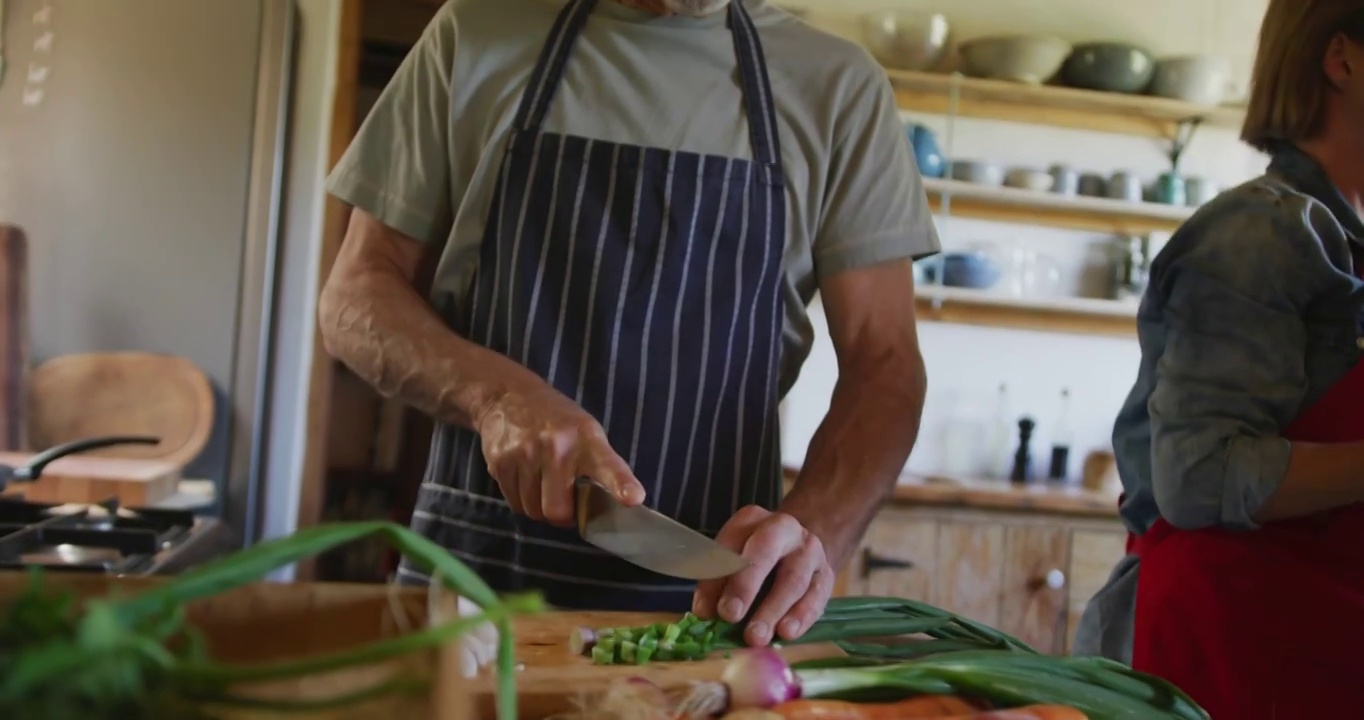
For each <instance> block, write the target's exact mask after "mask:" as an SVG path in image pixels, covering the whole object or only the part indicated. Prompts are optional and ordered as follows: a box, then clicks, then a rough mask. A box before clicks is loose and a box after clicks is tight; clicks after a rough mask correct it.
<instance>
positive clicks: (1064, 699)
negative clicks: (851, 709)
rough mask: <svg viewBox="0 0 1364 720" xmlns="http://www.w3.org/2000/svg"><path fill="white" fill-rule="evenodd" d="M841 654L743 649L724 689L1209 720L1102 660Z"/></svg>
mask: <svg viewBox="0 0 1364 720" xmlns="http://www.w3.org/2000/svg"><path fill="white" fill-rule="evenodd" d="M841 660H843V661H844V662H845V663H846V665H845V666H843V667H833V666H832V665H834V664H835V663H834V662H832V661H829V660H825V661H821V662H819V663H817V664H811V663H797V664H795V665H790V666H789V665H787V664H786V662H785V661H784V660H783V659H782V658H781V656H780V655H779V654H777V653H776V652H775V651H773V650H771V649H769V648H759V649H751V650H744V651H741V652H737V653H735V656H734V658H733V659H732V660H731V661H730V662H729V664H728V665H727V666H726V668H725V670H724V673H723V676H722V677H723V681H724V684H725V685H726V691H725V692H724V693H723V694H724V695H725V696H727V697H728V698H729V699H730V708H729V709H730V710H742V709H745V708H768V707H772V706H773V705H776V704H778V703H781V702H785V701H787V700H792V699H795V698H801V697H804V698H838V699H845V700H859V699H864V698H866V697H868V696H872V695H875V696H877V697H879V698H881V699H886V698H904V697H909V696H913V695H959V696H963V697H969V698H972V699H977V700H986V701H989V702H990V703H991V704H993V705H995V706H996V707H999V708H1012V707H1021V706H1026V705H1065V706H1069V707H1072V708H1075V709H1077V710H1080V711H1081V712H1083V713H1085V714H1086V715H1087V716H1088V717H1089V718H1091V720H1129V719H1131V718H1143V719H1148V720H1208V714H1207V713H1206V712H1205V711H1203V710H1202V709H1201V708H1199V707H1198V706H1197V705H1196V704H1195V703H1194V702H1193V700H1191V699H1190V698H1189V697H1188V696H1187V695H1185V694H1184V693H1182V692H1180V691H1179V690H1178V689H1176V688H1174V687H1173V686H1171V685H1170V684H1169V683H1167V682H1165V681H1164V680H1161V679H1159V678H1155V677H1152V676H1150V675H1145V674H1143V673H1139V672H1136V671H1134V670H1131V669H1130V668H1127V667H1125V666H1123V665H1120V664H1118V663H1112V662H1109V661H1106V660H1096V659H1094V658H1074V657H1047V656H1044V655H1034V654H1030V653H1020V652H1016V651H1013V650H990V651H969V652H959V653H946V654H942V655H936V656H933V657H929V658H924V659H922V660H917V661H914V662H905V663H892V664H876V665H867V664H866V660H865V659H860V658H842V659H841ZM703 691H706V692H713V691H710V690H703Z"/></svg>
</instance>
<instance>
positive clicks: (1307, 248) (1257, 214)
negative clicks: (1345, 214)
mask: <svg viewBox="0 0 1364 720" xmlns="http://www.w3.org/2000/svg"><path fill="white" fill-rule="evenodd" d="M1350 242H1351V241H1350V235H1349V233H1348V232H1347V231H1346V230H1345V228H1344V227H1343V226H1341V224H1340V223H1339V222H1338V221H1337V220H1336V218H1335V217H1334V216H1333V215H1332V214H1331V211H1330V210H1329V209H1328V208H1327V207H1326V205H1325V204H1324V203H1322V202H1321V201H1320V200H1317V199H1316V198H1314V197H1313V196H1312V195H1310V194H1308V193H1306V192H1303V191H1301V190H1299V189H1298V188H1295V187H1294V186H1293V185H1292V184H1290V183H1289V182H1287V181H1286V180H1284V179H1283V178H1280V177H1278V176H1276V175H1273V174H1266V175H1262V176H1260V177H1257V178H1255V179H1253V180H1250V181H1247V182H1245V183H1243V184H1241V185H1239V186H1237V187H1234V188H1231V189H1229V190H1227V191H1225V192H1223V193H1222V194H1220V195H1218V196H1217V197H1216V198H1215V199H1213V200H1212V201H1211V202H1209V203H1207V204H1206V205H1204V206H1202V207H1201V208H1199V209H1198V211H1197V212H1195V213H1194V214H1193V216H1192V217H1190V218H1189V219H1188V220H1187V221H1185V223H1184V224H1183V225H1181V226H1180V228H1179V230H1177V231H1176V232H1175V234H1174V235H1173V236H1172V237H1171V239H1170V242H1169V243H1168V244H1167V245H1166V247H1165V248H1164V249H1163V250H1162V252H1161V254H1160V257H1159V258H1158V259H1157V262H1156V264H1155V265H1153V267H1152V271H1153V273H1155V272H1157V271H1158V270H1160V269H1161V268H1169V267H1171V266H1173V265H1186V266H1187V265H1193V266H1197V267H1200V268H1207V269H1209V270H1211V269H1212V268H1213V267H1215V268H1220V269H1222V270H1224V271H1230V270H1234V269H1236V268H1243V269H1244V270H1246V271H1248V272H1251V273H1252V274H1257V273H1256V272H1255V271H1257V270H1258V271H1268V272H1273V273H1274V274H1276V275H1280V276H1284V275H1289V276H1291V275H1294V274H1297V273H1307V274H1309V275H1315V274H1322V273H1325V274H1335V273H1341V272H1345V273H1348V272H1350V270H1351V268H1352V265H1353V261H1352V259H1351V252H1350ZM1218 274H1220V273H1218Z"/></svg>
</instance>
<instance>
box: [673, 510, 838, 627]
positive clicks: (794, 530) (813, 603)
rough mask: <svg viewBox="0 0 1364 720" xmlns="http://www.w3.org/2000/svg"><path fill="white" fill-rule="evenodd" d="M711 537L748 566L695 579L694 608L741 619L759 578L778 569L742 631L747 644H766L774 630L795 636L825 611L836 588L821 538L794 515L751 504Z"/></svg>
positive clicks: (708, 615) (703, 613)
mask: <svg viewBox="0 0 1364 720" xmlns="http://www.w3.org/2000/svg"><path fill="white" fill-rule="evenodd" d="M715 539H716V541H717V542H719V543H720V544H721V545H724V546H725V547H727V548H729V549H731V550H733V551H735V552H738V553H740V554H742V555H743V556H744V558H745V559H746V560H748V561H749V562H751V563H752V565H751V566H750V567H748V568H747V569H745V570H742V571H740V572H738V573H735V574H734V575H731V576H729V577H727V578H721V579H719V580H705V581H703V582H701V583H700V584H698V585H697V587H696V596H695V597H694V598H693V600H692V612H694V613H696V614H697V615H699V616H701V617H705V618H712V617H715V616H716V615H717V614H718V615H719V616H720V617H721V618H722V619H724V620H727V621H729V622H739V621H740V620H743V619H744V617H745V615H746V614H747V613H748V609H749V608H750V607H751V606H752V605H753V603H754V601H755V599H756V598H757V595H758V591H759V590H760V589H761V588H762V586H763V581H765V580H766V579H767V577H768V575H771V574H772V573H776V577H775V578H774V582H773V583H772V587H771V589H770V590H769V591H768V593H767V596H766V597H765V598H763V599H762V604H761V605H760V606H759V607H758V608H757V609H756V610H755V611H754V612H753V614H752V616H751V617H750V618H749V620H748V626H747V628H745V630H744V640H745V641H747V643H748V644H749V645H752V646H755V647H761V646H764V645H767V644H768V643H770V642H771V641H772V639H773V632H774V631H775V633H776V635H777V637H779V638H781V639H782V640H794V639H796V638H798V637H800V636H801V635H802V634H804V632H805V631H806V630H809V629H810V626H811V625H813V624H814V623H815V621H816V620H818V619H819V618H820V616H821V615H823V614H824V604H825V603H826V602H828V600H829V594H830V593H832V592H833V588H834V571H833V569H832V568H830V567H829V561H828V559H827V558H826V557H825V556H824V543H822V542H821V541H820V539H819V537H818V536H816V535H815V534H814V533H812V532H810V531H809V530H806V529H805V527H804V526H803V525H801V523H800V521H799V520H797V519H796V518H795V517H793V516H791V515H787V514H786V513H783V512H772V511H770V510H766V509H764V508H761V507H758V506H757V505H749V506H748V507H745V508H743V509H741V510H739V512H737V513H735V514H734V517H733V518H730V520H729V522H728V523H725V526H724V527H723V528H722V529H721V530H720V533H719V534H718V535H717V536H716V537H715Z"/></svg>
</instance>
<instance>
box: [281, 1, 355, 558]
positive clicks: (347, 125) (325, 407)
mask: <svg viewBox="0 0 1364 720" xmlns="http://www.w3.org/2000/svg"><path fill="white" fill-rule="evenodd" d="M364 1H365V0H341V3H342V5H341V28H340V35H341V40H340V52H339V53H338V55H337V62H336V95H335V97H334V98H333V99H332V126H331V147H330V151H329V155H330V157H329V158H328V167H329V168H330V167H334V166H335V165H336V163H337V162H338V161H339V160H340V159H341V155H342V154H344V153H345V152H346V148H347V147H348V146H349V145H350V142H351V139H352V138H353V137H354V136H355V95H356V90H357V88H358V86H359V82H360V53H361V50H362V45H363V38H362V36H361V31H360V18H361V17H362V16H363V14H364ZM349 223H350V208H349V207H347V206H346V204H345V203H343V202H341V201H339V200H337V199H336V198H328V199H327V209H326V216H325V218H324V220H323V226H322V252H321V257H319V258H318V270H319V275H318V277H320V278H322V281H323V282H325V281H326V278H327V276H328V275H329V274H331V269H332V265H333V264H334V263H335V262H336V255H337V253H338V252H340V250H341V241H342V239H343V238H344V237H345V236H346V226H347V225H348V224H349ZM334 363H335V361H334V360H332V358H331V356H330V355H328V354H327V349H326V348H325V347H323V344H322V334H321V332H320V331H318V332H315V333H314V335H313V362H312V369H311V371H310V372H309V379H308V420H307V435H306V440H305V443H306V445H305V447H304V453H303V478H302V483H301V489H300V497H299V502H298V524H299V527H307V526H309V525H315V524H317V523H318V522H320V521H321V519H322V503H323V499H324V491H325V489H326V488H325V484H326V481H327V435H328V428H329V425H330V420H331V394H332V373H333V369H334V367H335V365H334ZM314 575H315V568H314V565H313V563H312V562H305V563H300V564H299V566H298V571H297V577H298V579H299V580H309V579H312V578H313V577H314Z"/></svg>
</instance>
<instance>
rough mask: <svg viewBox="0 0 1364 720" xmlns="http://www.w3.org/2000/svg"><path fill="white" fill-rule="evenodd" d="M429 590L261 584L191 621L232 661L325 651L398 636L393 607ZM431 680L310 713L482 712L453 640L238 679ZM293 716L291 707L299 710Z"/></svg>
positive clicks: (276, 690) (203, 607)
mask: <svg viewBox="0 0 1364 720" xmlns="http://www.w3.org/2000/svg"><path fill="white" fill-rule="evenodd" d="M28 582H29V578H28V575H27V574H26V573H22V572H0V607H4V606H5V604H7V602H8V600H9V598H12V597H14V596H15V595H17V594H18V593H20V592H22V591H23V589H24V588H26V587H27V586H28ZM46 582H47V583H48V584H49V586H52V587H58V586H60V587H65V588H69V589H71V590H72V591H73V592H74V593H75V594H76V595H77V596H78V597H81V598H90V597H100V596H105V595H108V594H109V593H111V592H136V591H137V590H139V589H143V588H147V587H151V586H152V585H153V584H155V583H158V582H164V580H163V579H158V578H112V577H108V576H102V575H78V574H67V575H63V574H57V573H48V574H47V575H46ZM426 603H427V594H426V591H425V590H416V589H398V588H396V587H389V586H385V585H350V584H339V583H336V584H333V583H294V584H276V583H259V584H255V585H249V586H246V587H243V588H240V589H237V590H234V591H230V592H227V593H224V594H222V595H219V596H217V597H214V598H212V599H209V600H206V601H202V602H199V603H195V604H193V605H191V606H190V608H189V611H188V617H189V620H190V621H191V622H192V623H194V625H195V626H196V627H198V628H199V629H200V630H202V631H203V633H204V635H205V638H206V640H207V642H208V646H209V651H210V653H211V654H212V655H213V657H214V658H215V659H216V660H219V661H222V662H227V663H233V664H252V663H267V662H279V661H286V660H293V659H300V658H303V657H308V656H313V655H318V654H322V653H332V652H341V651H344V650H346V649H348V648H353V647H356V646H358V645H361V644H365V643H369V642H373V641H375V640H379V639H381V638H385V637H394V636H396V635H400V634H401V633H402V630H401V629H400V628H399V627H398V625H397V624H396V623H395V622H394V620H393V617H394V615H395V606H396V608H398V609H399V610H400V611H402V612H405V613H406V615H407V616H408V617H409V618H411V619H413V620H414V621H415V622H421V620H420V618H424V617H425V613H426ZM398 677H402V678H407V679H425V680H429V681H430V682H431V686H432V688H433V690H432V692H431V693H430V694H429V695H427V694H418V695H405V696H404V695H397V696H392V697H384V698H377V699H374V700H370V701H367V702H364V703H358V704H355V705H353V706H350V707H346V708H342V709H337V710H329V711H325V712H312V713H308V714H306V717H307V718H309V719H310V720H372V719H373V718H381V719H383V720H399V719H401V720H421V719H422V718H429V719H431V720H436V719H439V720H465V719H466V718H475V717H478V716H477V715H475V712H474V710H473V709H472V707H471V704H470V703H471V700H472V699H473V695H472V694H471V692H470V690H469V688H468V681H466V680H464V679H463V678H462V677H461V676H460V674H459V664H458V661H457V655H456V654H455V653H454V652H453V646H452V647H449V648H444V649H440V650H434V651H428V652H421V653H412V654H410V655H406V656H403V657H399V658H395V659H393V660H390V661H387V662H382V663H377V664H374V665H370V666H366V667H360V668H351V669H347V670H341V671H336V672H331V673H325V674H320V675H315V676H312V677H308V678H304V679H301V680H297V681H287V682H275V683H255V684H251V685H247V686H241V687H238V688H236V691H237V692H239V693H241V694H243V695H248V696H251V697H256V698H269V699H276V700H279V699H291V700H306V699H321V698H325V697H329V696H335V695H338V694H343V693H347V692H355V691H357V690H360V689H363V688H365V687H368V686H372V685H374V684H376V683H380V682H384V681H386V680H390V679H394V678H398ZM214 711H215V717H220V718H223V719H224V720H265V719H266V718H271V719H275V718H280V717H283V716H281V715H279V714H277V713H265V712H262V711H257V710H250V709H241V710H239V709H235V708H233V709H230V710H228V709H221V710H220V709H219V708H216V707H215V708H214ZM291 717H292V716H291Z"/></svg>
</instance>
